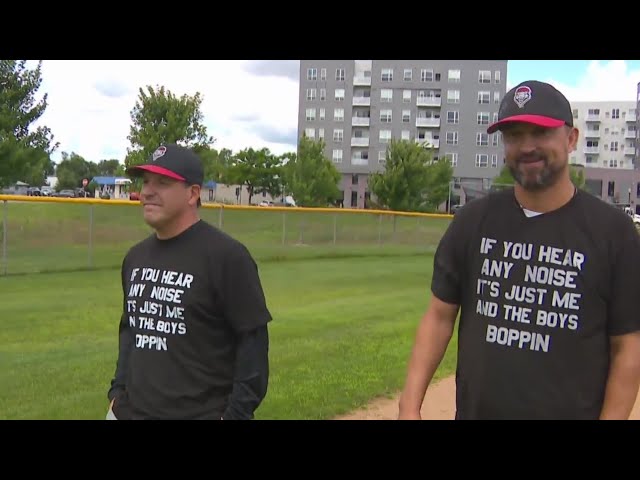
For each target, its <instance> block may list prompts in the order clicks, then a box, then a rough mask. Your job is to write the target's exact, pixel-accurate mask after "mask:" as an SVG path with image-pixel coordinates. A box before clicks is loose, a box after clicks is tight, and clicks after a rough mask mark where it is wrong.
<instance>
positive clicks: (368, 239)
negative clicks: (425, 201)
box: [0, 202, 450, 276]
mask: <svg viewBox="0 0 640 480" xmlns="http://www.w3.org/2000/svg"><path fill="white" fill-rule="evenodd" d="M0 206H2V204H0ZM3 214H4V212H1V213H0V215H3ZM201 214H202V217H203V218H204V219H205V220H207V221H209V222H211V223H213V224H214V225H218V226H221V228H222V229H223V230H224V231H226V232H228V233H230V234H231V235H233V236H235V237H236V238H238V239H239V240H241V241H243V242H244V243H245V244H246V245H247V246H248V247H249V248H250V250H251V251H252V252H253V253H254V255H255V256H256V258H257V259H258V260H279V259H284V258H309V257H336V256H349V257H351V256H356V255H372V254H378V253H388V254H392V255H395V254H397V253H402V254H406V253H425V252H432V251H433V249H434V248H435V245H436V244H437V241H438V240H439V239H440V237H441V236H442V233H443V232H444V229H445V228H446V226H447V225H448V223H449V221H450V220H449V219H448V218H415V217H397V218H396V221H395V223H396V225H395V232H394V227H393V224H394V220H393V218H392V217H391V216H387V215H385V216H382V217H380V216H379V215H369V214H350V213H337V214H332V213H316V212H311V213H310V212H298V211H294V210H289V211H287V212H286V213H283V212H277V211H271V210H269V209H266V208H265V209H259V210H249V211H246V210H225V211H224V213H223V215H222V218H221V217H220V213H219V210H216V209H208V208H203V209H202V210H201ZM0 218H1V217H0ZM90 218H91V221H90ZM7 220H8V222H7V255H6V257H7V258H6V265H3V264H2V263H3V261H2V258H0V276H2V275H3V274H4V273H5V270H6V273H7V274H9V275H11V274H21V273H37V272H47V271H58V272H61V271H76V270H80V269H87V268H113V267H117V266H119V265H120V262H121V260H122V254H123V251H124V250H125V249H127V248H128V247H129V246H130V245H132V244H133V243H134V242H137V241H139V240H141V239H143V238H144V237H145V236H146V235H148V234H149V233H150V230H149V229H148V227H147V226H146V225H145V224H144V222H143V221H142V212H141V210H140V207H139V206H138V205H137V204H132V206H124V205H104V204H98V205H92V206H90V205H86V204H63V203H26V202H25V203H19V202H9V203H8V205H7ZM1 225H2V221H1V220H0V228H1ZM90 225H92V228H90ZM283 232H284V233H283ZM334 232H335V237H334ZM0 233H1V231H0ZM0 237H1V235H0ZM334 238H335V242H334ZM283 240H284V241H283ZM380 246H385V247H387V248H384V249H380V248H379V247H380Z"/></svg>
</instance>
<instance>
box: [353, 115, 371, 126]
mask: <svg viewBox="0 0 640 480" xmlns="http://www.w3.org/2000/svg"><path fill="white" fill-rule="evenodd" d="M370 123H371V119H370V118H369V117H352V118H351V126H352V127H368V126H369V125H370Z"/></svg>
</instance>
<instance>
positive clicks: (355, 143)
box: [351, 137, 369, 147]
mask: <svg viewBox="0 0 640 480" xmlns="http://www.w3.org/2000/svg"><path fill="white" fill-rule="evenodd" d="M351 146H352V147H368V146H369V137H351Z"/></svg>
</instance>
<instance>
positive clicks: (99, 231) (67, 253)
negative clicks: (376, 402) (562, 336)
mask: <svg viewBox="0 0 640 480" xmlns="http://www.w3.org/2000/svg"><path fill="white" fill-rule="evenodd" d="M94 209H95V210H94V212H93V215H94V217H93V218H94V225H95V226H96V228H95V229H94V232H93V250H92V254H93V258H92V264H93V266H94V267H99V269H97V270H93V271H80V270H79V269H82V268H86V267H87V265H88V263H87V262H88V251H89V250H88V248H87V242H86V240H87V237H88V228H87V226H88V224H89V222H88V220H89V214H88V211H89V210H88V206H87V205H70V204H29V203H12V204H10V205H9V229H8V234H9V236H8V247H9V248H8V253H9V255H8V260H9V261H8V265H7V267H8V268H7V270H8V273H9V274H10V275H8V276H2V275H0V322H2V329H0V364H2V366H3V368H2V369H0V419H101V418H104V415H105V413H106V407H107V399H106V392H107V389H108V386H109V382H110V379H111V376H112V375H113V371H114V368H115V362H116V356H117V323H118V321H119V314H120V312H119V307H120V305H121V301H122V299H121V287H120V284H119V270H118V269H117V267H119V265H120V262H121V259H122V255H123V254H124V252H125V251H126V249H127V248H128V247H129V246H130V245H131V244H132V243H134V242H135V241H137V240H140V239H141V238H143V237H144V236H145V235H147V234H148V233H149V232H148V230H147V229H146V227H145V226H144V224H143V223H142V221H141V218H140V211H139V209H138V208H136V207H126V206H120V207H118V206H115V207H110V206H102V205H99V206H94ZM224 215H225V216H224V218H223V223H222V227H223V229H224V230H226V231H228V232H229V233H231V234H232V235H234V236H236V237H237V238H239V239H240V240H242V241H244V242H245V243H246V244H247V245H248V246H249V248H250V250H251V251H252V253H253V254H254V256H255V257H256V259H257V260H258V263H259V265H260V272H261V277H262V280H263V283H264V287H265V291H266V295H267V300H268V304H269V308H270V310H271V311H272V314H273V316H274V322H273V323H272V324H271V380H270V387H269V393H268V396H267V399H266V401H265V403H264V404H263V405H262V406H261V408H260V409H259V411H258V412H257V418H259V419H325V418H332V417H334V416H336V415H339V414H342V413H346V412H349V411H351V410H353V409H355V408H359V407H362V406H364V405H365V404H366V403H368V402H369V401H370V400H371V399H373V398H375V397H378V396H383V395H392V394H394V393H396V392H397V391H398V389H399V388H401V386H402V383H403V381H404V375H405V368H406V362H407V359H408V355H409V352H410V349H411V345H412V342H413V337H414V333H415V329H416V327H417V323H418V321H419V319H420V317H421V315H422V313H423V312H424V309H425V308H426V306H427V301H428V298H429V297H428V294H429V281H430V277H431V268H432V261H433V257H432V254H433V251H434V249H435V246H436V244H437V241H438V240H439V238H440V236H441V235H442V232H443V231H444V228H446V225H447V223H448V220H447V219H444V220H440V219H423V218H421V219H419V220H417V219H415V218H400V219H398V222H397V225H396V231H395V234H394V232H393V227H392V221H391V220H390V219H389V218H383V220H382V222H381V223H379V217H377V216H369V215H349V214H338V215H335V218H336V219H337V220H336V221H337V224H336V227H337V228H336V232H337V241H336V242H335V244H334V241H333V238H334V233H333V232H334V215H331V214H310V213H305V214H302V213H293V212H291V213H289V212H287V213H286V222H287V223H286V225H287V226H288V227H287V228H288V229H287V230H286V234H285V244H284V245H283V244H282V218H283V214H282V213H280V212H269V211H267V210H266V209H265V210H264V211H262V210H261V211H252V212H244V211H229V210H228V211H225V212H224ZM203 216H204V218H205V219H207V220H209V221H211V222H212V223H214V224H216V225H217V224H218V223H217V222H218V212H217V211H215V210H203ZM379 225H381V228H380V229H379ZM83 226H84V227H83ZM83 228H84V230H83ZM300 232H302V233H300ZM61 270H76V271H68V272H60V271H61ZM37 271H57V272H56V273H43V274H26V275H11V274H18V273H30V272H37ZM455 347H456V345H455V341H454V342H452V344H451V346H450V349H449V352H448V353H447V356H446V358H445V361H444V362H443V364H442V365H441V367H440V369H439V371H438V373H437V377H442V376H446V375H449V374H451V373H452V372H453V370H454V368H455V357H454V352H455Z"/></svg>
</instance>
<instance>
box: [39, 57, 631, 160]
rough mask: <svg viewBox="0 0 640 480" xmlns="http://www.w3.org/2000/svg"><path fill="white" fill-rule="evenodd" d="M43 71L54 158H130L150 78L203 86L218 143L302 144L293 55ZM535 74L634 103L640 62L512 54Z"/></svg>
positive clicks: (47, 65) (513, 68)
mask: <svg viewBox="0 0 640 480" xmlns="http://www.w3.org/2000/svg"><path fill="white" fill-rule="evenodd" d="M42 75H43V82H42V86H41V89H40V93H41V94H42V93H47V94H48V102H49V106H48V107H47V109H46V111H45V113H44V115H43V116H42V117H41V119H40V121H39V122H38V124H45V125H47V126H49V127H50V128H51V129H52V131H53V134H54V136H55V140H56V141H59V142H60V147H59V149H58V150H57V151H56V152H55V153H54V155H53V159H54V161H59V159H60V154H61V152H63V151H64V152H68V153H71V152H76V153H78V154H80V155H82V156H83V157H85V158H86V159H88V160H92V161H99V160H102V159H111V158H117V159H119V160H120V161H123V160H124V157H125V156H126V154H127V147H128V146H129V141H128V139H127V136H128V135H129V127H130V124H131V118H130V111H131V109H132V108H133V106H134V105H135V102H136V97H137V95H138V89H139V88H140V87H142V86H145V85H153V86H156V85H164V86H165V87H166V88H168V89H169V90H171V91H172V92H173V93H174V94H176V95H178V96H179V95H182V94H188V95H193V94H195V92H200V93H201V94H202V96H203V98H204V100H203V103H202V112H203V115H204V123H205V125H206V126H207V128H208V133H209V134H210V135H213V136H214V137H215V138H216V142H215V144H214V147H215V148H218V149H220V148H229V149H231V150H232V151H234V152H236V151H238V150H241V149H243V148H248V147H253V148H263V147H266V148H269V149H270V150H271V151H272V152H273V153H275V154H278V155H280V154H282V153H285V152H289V151H295V148H296V147H295V142H296V136H297V122H298V75H299V62H298V61H296V60H276V61H273V60H251V61H249V60H238V61H232V60H206V61H194V60H182V61H177V60H167V61H156V60H148V61H147V60H145V61H132V60H109V61H105V60H88V61H78V60H73V61H72V60H46V61H44V62H43V68H42ZM529 79H535V80H543V81H548V82H550V83H552V84H554V85H555V86H556V87H557V88H559V89H560V90H561V91H562V92H564V93H565V95H566V96H567V98H569V100H570V101H598V100H628V101H633V100H635V97H636V85H637V83H638V82H640V61H638V60H633V61H630V60H536V61H531V60H510V61H509V64H508V71H507V86H513V85H515V84H517V83H518V82H520V81H522V80H529Z"/></svg>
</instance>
